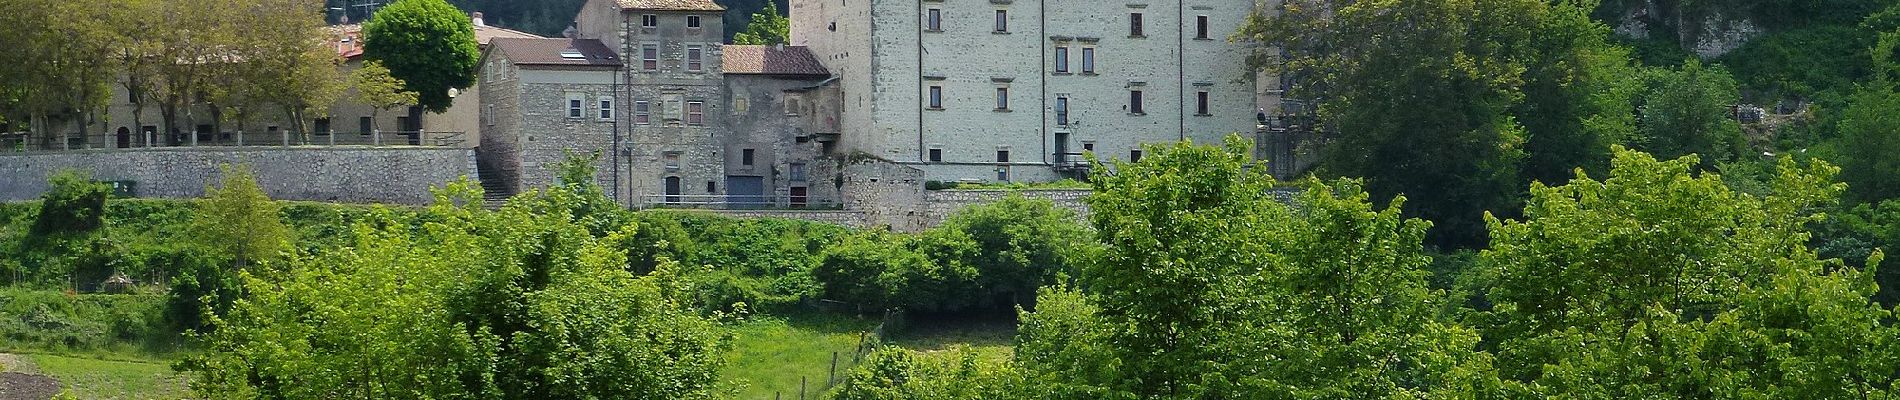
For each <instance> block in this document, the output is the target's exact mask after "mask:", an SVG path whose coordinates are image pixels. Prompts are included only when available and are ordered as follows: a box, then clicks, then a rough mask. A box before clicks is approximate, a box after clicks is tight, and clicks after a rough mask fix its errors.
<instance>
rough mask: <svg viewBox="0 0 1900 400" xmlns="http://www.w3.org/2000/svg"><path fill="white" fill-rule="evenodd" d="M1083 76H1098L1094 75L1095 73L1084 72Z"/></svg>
mask: <svg viewBox="0 0 1900 400" xmlns="http://www.w3.org/2000/svg"><path fill="white" fill-rule="evenodd" d="M1081 75H1082V76H1095V75H1096V73H1094V72H1083V73H1082V74H1081Z"/></svg>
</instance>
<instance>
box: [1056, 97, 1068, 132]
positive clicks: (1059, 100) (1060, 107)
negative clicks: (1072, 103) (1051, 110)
mask: <svg viewBox="0 0 1900 400" xmlns="http://www.w3.org/2000/svg"><path fill="white" fill-rule="evenodd" d="M1056 126H1069V98H1068V97H1067V96H1059V97H1056Z"/></svg>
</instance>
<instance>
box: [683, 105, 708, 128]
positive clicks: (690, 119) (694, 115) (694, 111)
mask: <svg viewBox="0 0 1900 400" xmlns="http://www.w3.org/2000/svg"><path fill="white" fill-rule="evenodd" d="M686 124H687V125H705V124H706V103H705V102H698V101H689V102H686Z"/></svg>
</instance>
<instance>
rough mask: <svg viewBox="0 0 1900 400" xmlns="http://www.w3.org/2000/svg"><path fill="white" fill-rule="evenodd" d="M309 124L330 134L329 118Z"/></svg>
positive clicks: (313, 129) (311, 129)
mask: <svg viewBox="0 0 1900 400" xmlns="http://www.w3.org/2000/svg"><path fill="white" fill-rule="evenodd" d="M489 107H490V109H493V107H494V106H492V105H491V106H489ZM311 124H312V126H311V127H310V131H311V132H315V133H316V134H318V135H328V134H330V119H329V118H317V119H316V121H312V122H311Z"/></svg>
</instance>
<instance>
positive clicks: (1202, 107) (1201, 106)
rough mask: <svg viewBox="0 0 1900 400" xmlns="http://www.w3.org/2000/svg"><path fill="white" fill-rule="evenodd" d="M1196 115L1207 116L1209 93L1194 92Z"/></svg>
mask: <svg viewBox="0 0 1900 400" xmlns="http://www.w3.org/2000/svg"><path fill="white" fill-rule="evenodd" d="M1194 115H1208V114H1207V92H1206V91H1200V92H1194Z"/></svg>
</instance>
